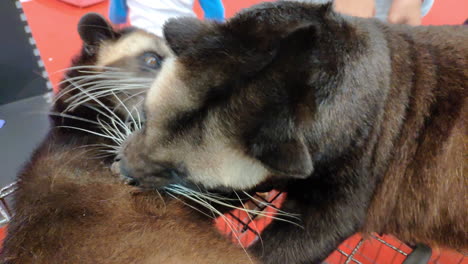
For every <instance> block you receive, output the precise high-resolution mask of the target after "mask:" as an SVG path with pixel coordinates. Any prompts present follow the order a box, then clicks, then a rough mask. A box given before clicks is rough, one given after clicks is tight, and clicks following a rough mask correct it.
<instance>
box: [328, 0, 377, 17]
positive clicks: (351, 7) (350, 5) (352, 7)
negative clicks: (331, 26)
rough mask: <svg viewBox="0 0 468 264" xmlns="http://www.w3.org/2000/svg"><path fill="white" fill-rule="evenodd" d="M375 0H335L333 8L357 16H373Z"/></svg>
mask: <svg viewBox="0 0 468 264" xmlns="http://www.w3.org/2000/svg"><path fill="white" fill-rule="evenodd" d="M374 1H375V0H335V1H333V8H334V10H335V11H336V12H338V13H342V14H346V15H350V16H357V17H373V16H374V15H375V3H374Z"/></svg>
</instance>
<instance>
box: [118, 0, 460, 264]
mask: <svg viewBox="0 0 468 264" xmlns="http://www.w3.org/2000/svg"><path fill="white" fill-rule="evenodd" d="M164 33H165V37H166V39H167V41H168V43H169V46H170V47H171V49H172V50H173V51H174V53H175V54H176V58H175V59H168V60H166V61H165V62H164V64H163V67H162V70H161V73H160V75H159V76H158V78H156V81H155V82H154V83H153V85H152V87H151V89H150V90H149V92H148V95H147V98H146V103H145V111H146V117H147V123H146V125H145V126H144V127H143V129H142V130H141V131H139V132H137V133H134V134H133V135H132V136H131V137H129V138H128V139H127V141H126V142H125V144H124V145H123V146H122V148H121V152H122V160H121V162H120V166H121V169H122V172H123V173H125V174H126V175H127V176H131V177H133V178H135V179H136V180H137V181H139V183H140V185H141V186H142V188H161V187H162V186H165V185H166V184H170V183H174V182H177V183H179V184H184V183H185V184H188V185H190V184H193V183H196V184H197V185H198V186H202V187H205V188H207V189H216V190H224V191H226V190H247V189H252V188H254V189H255V188H258V187H260V186H262V185H263V183H266V182H267V183H268V184H269V185H270V186H272V187H274V188H276V189H280V190H283V191H287V192H288V199H287V200H286V202H285V204H284V208H283V210H285V211H287V212H291V213H297V214H299V215H300V216H301V219H302V223H301V224H302V225H303V226H304V229H301V228H299V227H297V226H295V225H291V224H289V223H285V222H278V221H276V222H274V223H273V224H272V225H271V226H269V227H268V228H267V230H266V231H265V233H264V234H263V235H262V238H263V239H262V242H263V243H262V244H261V243H258V244H257V245H256V246H254V248H253V251H254V252H257V253H259V252H262V251H263V252H268V253H266V254H263V258H262V260H263V261H264V262H265V263H279V264H285V263H316V262H320V261H321V260H323V259H324V258H325V257H326V256H327V255H328V254H329V253H330V252H331V251H332V250H333V249H334V248H335V247H336V246H337V245H338V244H339V243H340V242H342V241H343V240H344V239H345V238H347V237H348V236H350V235H351V234H353V233H354V232H356V231H364V232H370V231H375V232H385V233H391V234H394V235H396V236H398V237H399V238H401V239H403V240H405V241H408V242H423V243H427V244H430V245H439V246H447V247H452V248H456V249H466V248H467V245H468V241H467V240H468V236H467V232H466V231H467V227H468V223H467V221H468V213H467V208H468V207H467V206H466V195H467V193H468V191H467V188H468V184H467V178H466V177H465V176H464V172H465V171H466V160H465V159H466V154H467V152H466V134H467V127H466V118H467V117H468V114H467V104H466V101H467V89H466V88H467V84H468V46H467V43H468V28H466V27H463V26H458V27H457V26H440V27H409V26H404V25H389V24H384V23H381V22H379V21H377V20H375V19H359V18H352V17H345V16H342V15H339V14H336V13H334V12H333V11H332V10H331V6H330V5H323V6H321V5H312V4H306V3H294V2H287V1H279V2H275V3H264V4H261V5H258V6H255V7H253V8H250V9H247V10H244V11H242V12H240V13H239V14H237V15H236V16H235V17H234V18H232V19H231V20H229V21H227V22H226V23H225V24H216V23H211V22H201V21H198V20H195V19H188V18H184V19H178V20H172V21H170V22H169V23H167V24H166V26H165V30H164ZM168 171H169V172H170V173H168ZM259 255H260V253H259Z"/></svg>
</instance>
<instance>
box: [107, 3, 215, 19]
mask: <svg viewBox="0 0 468 264" xmlns="http://www.w3.org/2000/svg"><path fill="white" fill-rule="evenodd" d="M155 1H157V0H155ZM109 2H110V3H109V19H110V21H111V22H112V23H114V24H125V23H126V22H127V17H128V7H127V1H126V0H110V1H109ZM199 2H200V6H201V8H202V9H203V13H204V15H205V16H204V18H205V19H211V20H216V21H224V5H223V1H222V0H199Z"/></svg>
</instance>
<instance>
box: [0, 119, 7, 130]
mask: <svg viewBox="0 0 468 264" xmlns="http://www.w3.org/2000/svg"><path fill="white" fill-rule="evenodd" d="M5 123H6V122H5V120H2V119H0V128H2V127H3V125H5Z"/></svg>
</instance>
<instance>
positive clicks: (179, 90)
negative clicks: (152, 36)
mask: <svg viewBox="0 0 468 264" xmlns="http://www.w3.org/2000/svg"><path fill="white" fill-rule="evenodd" d="M182 70H183V69H182V66H181V65H180V64H179V63H178V62H177V60H176V59H175V58H168V59H167V60H165V61H164V62H163V66H162V68H161V71H160V72H159V75H158V77H157V78H156V80H155V81H154V82H153V84H152V85H151V88H150V90H149V91H148V94H147V98H146V109H147V110H148V111H149V112H152V111H153V110H154V109H155V108H157V109H158V111H157V114H156V113H155V115H158V116H153V118H154V119H167V118H170V117H171V113H175V112H177V111H181V110H187V109H191V108H193V107H194V102H193V100H191V98H190V93H189V92H188V91H187V89H188V87H187V86H186V85H185V83H184V82H183V81H182V80H181V79H180V72H181V71H182ZM152 113H153V112H152Z"/></svg>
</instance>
